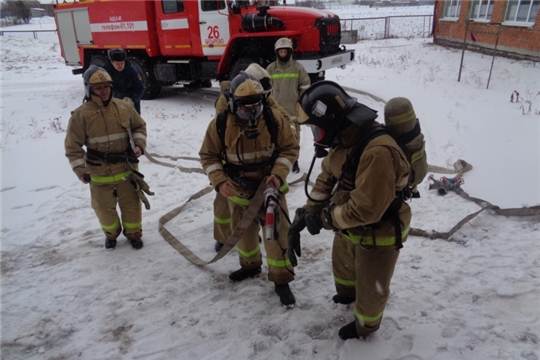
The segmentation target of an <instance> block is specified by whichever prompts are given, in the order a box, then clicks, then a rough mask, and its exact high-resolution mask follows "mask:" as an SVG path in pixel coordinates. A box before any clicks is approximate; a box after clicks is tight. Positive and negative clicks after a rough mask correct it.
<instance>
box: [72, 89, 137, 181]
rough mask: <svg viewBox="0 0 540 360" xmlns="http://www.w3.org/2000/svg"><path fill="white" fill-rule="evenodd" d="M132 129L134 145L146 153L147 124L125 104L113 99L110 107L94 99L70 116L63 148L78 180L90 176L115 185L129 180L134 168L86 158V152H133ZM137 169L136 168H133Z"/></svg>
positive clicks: (135, 165) (96, 98)
mask: <svg viewBox="0 0 540 360" xmlns="http://www.w3.org/2000/svg"><path fill="white" fill-rule="evenodd" d="M127 127H129V128H131V131H132V134H133V138H134V141H135V145H136V146H139V147H140V148H141V149H142V151H143V152H144V151H145V149H146V123H145V122H144V120H143V119H142V118H141V117H140V116H139V114H137V112H136V111H135V109H133V107H131V106H130V105H129V104H127V103H126V102H124V101H122V100H118V99H115V98H112V99H111V101H110V102H109V104H108V105H107V106H103V103H102V101H101V99H100V98H99V97H97V96H95V95H92V99H91V100H90V101H87V102H85V103H84V104H82V105H81V106H79V107H78V108H77V109H76V110H74V111H73V112H72V113H71V118H70V119H69V123H68V127H67V131H66V138H65V141H64V146H65V150H66V157H67V158H68V160H69V162H70V164H71V167H72V169H73V171H74V172H75V174H76V175H77V177H81V176H82V175H83V174H84V173H86V172H89V173H90V175H91V177H92V178H93V179H94V178H95V179H96V180H98V178H100V179H102V181H97V182H109V180H110V182H115V181H118V180H121V179H123V178H126V177H127V176H128V175H126V174H125V173H126V172H130V171H131V170H132V168H131V167H130V166H129V164H126V163H117V164H108V163H106V162H104V161H101V160H99V159H93V158H92V160H89V159H87V158H86V152H85V149H84V148H83V147H86V148H87V149H92V150H96V151H99V152H102V153H110V154H122V153H124V152H125V151H126V150H127V149H129V148H130V141H129V135H128V133H127V131H126V128H127ZM132 165H133V167H134V168H137V164H132Z"/></svg>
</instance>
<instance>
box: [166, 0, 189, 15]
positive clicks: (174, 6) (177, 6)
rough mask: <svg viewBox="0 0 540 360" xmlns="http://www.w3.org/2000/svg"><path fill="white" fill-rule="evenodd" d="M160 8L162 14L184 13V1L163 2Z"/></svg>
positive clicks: (167, 0) (171, 0)
mask: <svg viewBox="0 0 540 360" xmlns="http://www.w3.org/2000/svg"><path fill="white" fill-rule="evenodd" d="M162 7H163V13H164V14H174V13H179V12H184V0H163V2H162Z"/></svg>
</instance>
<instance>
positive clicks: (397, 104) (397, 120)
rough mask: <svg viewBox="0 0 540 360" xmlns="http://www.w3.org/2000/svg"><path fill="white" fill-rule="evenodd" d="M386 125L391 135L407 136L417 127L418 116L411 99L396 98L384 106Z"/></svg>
mask: <svg viewBox="0 0 540 360" xmlns="http://www.w3.org/2000/svg"><path fill="white" fill-rule="evenodd" d="M384 123H385V125H386V126H387V127H388V131H389V132H390V134H394V135H398V134H406V133H408V132H409V131H412V130H413V129H414V127H415V125H416V114H415V113H414V109H413V106H412V104H411V102H410V101H409V99H407V98H404V97H396V98H393V99H390V100H388V102H387V103H386V105H385V106H384Z"/></svg>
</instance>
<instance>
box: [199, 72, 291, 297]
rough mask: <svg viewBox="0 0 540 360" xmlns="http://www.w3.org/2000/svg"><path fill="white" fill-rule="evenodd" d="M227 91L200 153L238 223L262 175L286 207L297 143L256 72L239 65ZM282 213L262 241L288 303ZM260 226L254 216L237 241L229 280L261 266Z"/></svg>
mask: <svg viewBox="0 0 540 360" xmlns="http://www.w3.org/2000/svg"><path fill="white" fill-rule="evenodd" d="M229 93H230V99H229V107H228V110H227V112H224V113H222V114H218V115H217V116H216V117H215V118H214V120H212V121H211V122H210V124H209V126H208V129H207V131H206V135H205V137H204V141H203V144H202V147H201V149H200V151H199V155H200V158H201V164H202V167H203V169H204V170H205V172H206V174H207V175H208V178H209V179H210V182H211V183H212V186H214V188H215V189H216V191H218V192H219V193H220V194H221V195H223V196H224V197H225V198H227V200H228V205H229V211H230V213H231V226H232V228H236V226H237V225H238V223H239V222H240V220H241V219H242V218H243V217H244V214H245V212H246V210H247V207H248V206H249V201H250V198H251V197H252V196H253V195H254V194H255V192H256V190H257V188H258V187H259V185H260V184H261V182H262V181H263V180H264V179H266V183H267V184H270V183H271V184H272V185H273V186H274V187H275V188H276V189H279V195H278V202H279V204H280V208H281V209H282V211H285V212H287V203H286V200H285V196H284V194H285V193H286V192H287V191H288V184H287V182H286V179H287V175H288V174H289V172H290V170H291V168H292V164H293V163H294V161H295V160H296V159H297V158H298V151H299V146H298V141H297V140H296V138H295V137H294V135H293V133H292V131H291V128H290V126H289V125H288V124H287V122H286V120H285V119H284V118H283V117H282V116H281V115H280V113H279V112H278V111H275V110H273V109H271V108H269V107H267V106H266V104H265V101H264V99H265V97H264V94H263V87H262V85H261V84H260V82H259V81H258V80H257V78H256V77H254V76H252V75H249V74H247V73H245V72H243V71H242V72H241V73H240V74H239V75H238V76H237V77H235V78H234V79H233V81H232V82H231V88H230V90H229ZM220 134H221V135H220ZM280 218H281V221H278V222H277V224H276V229H275V233H277V239H274V240H266V239H265V240H264V246H265V248H266V258H267V263H268V269H269V274H268V279H269V280H270V281H272V282H274V283H275V292H276V293H277V294H278V295H279V297H280V301H281V303H282V304H283V305H287V306H288V305H292V304H294V303H295V301H296V300H295V298H294V296H293V294H292V292H291V290H290V288H289V285H288V283H289V282H291V281H292V280H293V279H294V273H293V271H292V266H291V263H290V261H289V259H288V258H287V251H286V249H287V233H288V229H289V224H288V223H287V222H286V221H285V219H284V216H281V217H280ZM259 230H260V224H259V221H258V219H257V218H255V219H254V220H253V222H252V223H251V224H250V225H249V227H248V228H247V229H246V230H245V232H244V234H243V235H242V237H241V239H240V240H239V241H238V243H237V245H236V249H237V251H238V254H239V258H240V265H241V268H240V269H239V270H237V271H234V272H232V273H231V274H230V275H229V278H230V279H231V280H233V281H242V280H244V279H246V278H248V277H253V276H255V275H257V274H259V273H260V272H261V265H262V256H261V250H260V244H259V241H258V238H259ZM263 233H264V229H263ZM264 237H265V236H264Z"/></svg>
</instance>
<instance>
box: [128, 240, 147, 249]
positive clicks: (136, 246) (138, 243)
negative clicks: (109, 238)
mask: <svg viewBox="0 0 540 360" xmlns="http://www.w3.org/2000/svg"><path fill="white" fill-rule="evenodd" d="M129 242H130V243H131V246H132V247H133V248H134V249H135V250H139V249H141V248H142V247H143V245H144V244H143V242H142V239H133V240H129Z"/></svg>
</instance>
